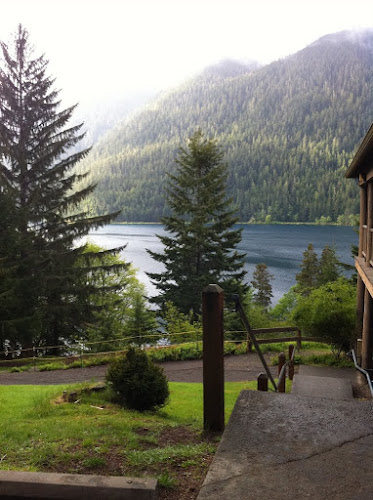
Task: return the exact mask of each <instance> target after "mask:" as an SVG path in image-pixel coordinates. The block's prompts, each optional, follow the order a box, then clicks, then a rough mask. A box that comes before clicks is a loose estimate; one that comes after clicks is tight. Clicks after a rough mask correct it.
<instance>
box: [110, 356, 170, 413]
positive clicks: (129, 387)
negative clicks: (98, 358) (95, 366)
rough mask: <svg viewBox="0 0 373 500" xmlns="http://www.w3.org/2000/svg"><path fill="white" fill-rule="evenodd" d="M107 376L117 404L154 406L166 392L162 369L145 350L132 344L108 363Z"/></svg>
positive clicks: (141, 407) (139, 407)
mask: <svg viewBox="0 0 373 500" xmlns="http://www.w3.org/2000/svg"><path fill="white" fill-rule="evenodd" d="M106 380H107V382H108V383H109V385H110V386H111V387H112V389H113V391H114V394H115V399H116V400H117V401H118V402H119V404H120V405H122V406H125V407H127V408H130V409H133V410H139V411H145V410H154V409H156V408H159V407H161V406H163V405H164V404H165V403H166V401H167V399H168V396H169V390H168V382H167V378H166V376H165V375H164V373H163V369H162V368H161V367H159V366H157V365H155V364H154V363H153V362H152V361H151V360H150V359H149V358H148V356H147V355H146V353H145V352H143V351H137V350H135V349H133V348H131V349H129V350H128V352H127V354H126V355H125V356H124V357H122V358H118V359H116V360H114V361H112V362H111V363H110V366H109V369H108V372H107V376H106Z"/></svg>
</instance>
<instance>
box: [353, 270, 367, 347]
mask: <svg viewBox="0 0 373 500" xmlns="http://www.w3.org/2000/svg"><path fill="white" fill-rule="evenodd" d="M364 296H365V285H364V282H363V280H362V279H361V278H360V276H359V275H358V277H357V282H356V325H355V334H356V338H359V337H361V335H362V333H361V332H362V330H363V317H364V300H365V299H364Z"/></svg>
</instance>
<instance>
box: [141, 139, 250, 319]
mask: <svg viewBox="0 0 373 500" xmlns="http://www.w3.org/2000/svg"><path fill="white" fill-rule="evenodd" d="M226 177H227V165H226V164H225V163H224V161H223V152H222V151H221V150H220V148H219V147H218V146H217V144H216V142H215V141H213V140H209V139H206V138H205V137H204V136H203V134H202V132H200V131H197V132H196V133H195V134H194V135H193V136H192V137H191V138H190V139H189V142H188V147H187V148H186V149H184V148H181V149H180V150H179V153H178V155H177V157H176V173H175V175H170V178H169V184H168V188H167V202H168V205H169V207H170V209H171V212H172V214H171V216H169V217H164V218H163V219H162V222H163V224H164V226H165V229H166V230H167V231H168V232H169V233H170V234H169V235H167V236H159V239H160V240H161V242H162V243H163V245H164V252H163V253H156V252H150V251H149V253H150V255H151V256H152V257H153V258H154V259H155V260H156V261H158V262H161V263H162V264H163V265H164V267H165V271H164V272H162V273H158V274H157V273H149V276H150V278H151V279H152V280H153V283H154V284H155V285H156V286H157V288H158V290H159V292H160V294H159V296H158V297H156V298H155V299H154V302H157V303H159V304H165V303H166V302H168V301H170V302H173V303H174V304H175V305H176V307H177V308H178V309H179V310H180V311H181V312H183V313H186V314H189V313H192V318H193V319H195V318H196V316H198V314H199V313H200V311H201V292H202V290H203V288H204V287H205V286H206V285H208V284H209V283H218V284H220V286H221V287H222V288H223V289H224V290H225V292H226V296H227V294H229V293H230V292H231V291H235V292H238V293H240V292H243V291H244V289H245V286H244V285H243V283H242V280H243V277H244V275H245V272H244V271H243V257H244V255H243V254H240V253H238V252H237V251H236V247H237V245H238V243H239V242H240V240H241V230H240V229H233V225H234V224H235V223H236V222H237V218H236V216H235V212H234V210H233V209H232V208H231V207H230V204H231V200H227V199H226V194H225V190H226Z"/></svg>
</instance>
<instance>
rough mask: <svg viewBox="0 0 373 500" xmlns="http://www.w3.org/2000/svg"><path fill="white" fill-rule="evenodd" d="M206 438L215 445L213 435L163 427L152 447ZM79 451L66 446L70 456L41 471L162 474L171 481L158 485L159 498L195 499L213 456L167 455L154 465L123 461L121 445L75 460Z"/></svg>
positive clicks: (141, 433) (141, 434)
mask: <svg viewBox="0 0 373 500" xmlns="http://www.w3.org/2000/svg"><path fill="white" fill-rule="evenodd" d="M137 434H138V435H139V437H144V438H146V437H148V436H150V435H151V434H152V431H151V430H150V429H147V428H139V429H138V430H137ZM206 440H207V441H208V442H209V443H210V444H211V445H213V449H214V448H216V447H217V439H216V436H215V435H202V436H201V434H200V433H198V432H197V431H194V430H193V429H190V428H188V427H185V426H182V427H166V428H165V429H162V431H161V434H160V436H159V437H158V439H157V443H156V444H154V445H153V446H152V447H157V448H165V447H167V446H175V445H183V444H184V445H187V444H190V445H193V444H199V443H201V442H202V441H206ZM139 441H140V442H139V446H140V449H147V443H144V442H143V441H142V440H141V439H140V440H139ZM149 444H150V443H149ZM143 445H145V446H143ZM81 451H82V447H81V446H75V447H72V448H69V449H68V450H66V452H67V453H68V454H69V455H70V456H71V458H70V459H68V460H64V461H60V462H57V463H56V462H52V463H50V464H48V465H44V466H43V467H40V470H42V471H44V472H59V473H74V474H97V475H110V476H123V475H125V476H135V477H142V476H143V477H154V478H157V477H159V474H160V473H163V474H166V475H168V477H169V478H171V480H172V482H173V484H172V485H171V487H168V488H164V487H160V489H159V498H160V499H161V500H195V499H196V498H197V495H198V492H199V490H200V488H201V486H202V483H203V480H204V478H205V476H206V474H207V470H208V468H209V466H210V464H211V462H212V459H213V456H214V452H213V450H212V451H211V452H206V453H202V454H198V455H196V456H195V457H192V458H191V459H185V458H177V457H172V458H171V457H170V460H167V461H166V462H164V463H161V464H155V465H154V466H144V467H140V466H134V467H131V466H130V465H129V464H128V462H127V460H126V455H125V453H124V452H123V449H121V448H120V447H113V448H111V449H110V450H108V451H107V452H105V453H97V452H96V453H95V452H90V453H89V456H85V457H84V458H81V459H75V458H74V455H79V453H80V452H81Z"/></svg>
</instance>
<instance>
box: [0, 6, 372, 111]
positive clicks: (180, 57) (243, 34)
mask: <svg viewBox="0 0 373 500" xmlns="http://www.w3.org/2000/svg"><path fill="white" fill-rule="evenodd" d="M0 6H1V16H0V39H1V40H2V41H5V42H8V41H9V40H10V38H11V36H10V35H11V33H13V32H14V31H15V30H16V27H17V25H18V23H22V24H23V25H24V26H25V27H26V28H27V29H28V31H29V32H30V40H31V42H32V43H33V45H34V46H35V49H36V55H40V54H41V53H45V54H46V56H47V58H48V59H49V60H50V70H51V74H52V75H53V76H55V77H56V86H57V87H58V88H62V89H63V96H64V99H68V100H72V101H73V102H75V101H81V102H82V101H83V102H84V101H88V100H90V99H103V98H104V97H105V96H108V95H128V94H131V93H133V92H137V91H139V90H140V91H141V90H147V89H157V90H158V89H162V88H167V87H169V86H173V85H175V84H178V83H180V82H181V81H183V80H184V79H186V78H188V77H190V76H193V75H194V74H196V73H198V72H199V71H201V70H202V69H203V68H204V67H205V66H207V65H210V64H212V63H214V62H218V61H219V60H222V59H225V58H234V59H239V60H257V61H260V62H262V63H263V62H264V63H267V62H270V61H273V60H276V59H278V58H280V57H284V56H286V55H289V54H291V53H294V52H296V51H297V50H300V49H302V48H303V47H304V46H306V45H307V44H309V43H311V42H312V41H314V40H316V39H317V38H319V37H320V36H322V35H324V34H327V33H334V32H336V31H341V30H344V29H360V28H366V27H372V28H373V1H372V0H349V1H346V0H282V1H281V0H255V1H254V0H100V1H98V0H62V1H60V0H0Z"/></svg>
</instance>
